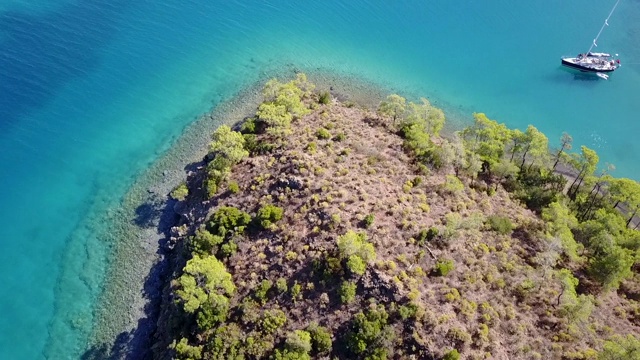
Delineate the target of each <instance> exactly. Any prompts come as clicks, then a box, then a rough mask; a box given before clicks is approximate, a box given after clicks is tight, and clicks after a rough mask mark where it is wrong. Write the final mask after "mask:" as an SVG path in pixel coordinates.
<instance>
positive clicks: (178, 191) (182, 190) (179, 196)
mask: <svg viewBox="0 0 640 360" xmlns="http://www.w3.org/2000/svg"><path fill="white" fill-rule="evenodd" d="M188 195H189V188H188V187H187V184H185V183H182V184H180V185H178V187H176V188H175V189H173V191H172V192H171V197H172V198H174V199H176V200H178V201H183V200H184V199H186V198H187V196H188Z"/></svg>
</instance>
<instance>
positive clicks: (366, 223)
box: [362, 214, 375, 229]
mask: <svg viewBox="0 0 640 360" xmlns="http://www.w3.org/2000/svg"><path fill="white" fill-rule="evenodd" d="M374 220H375V217H374V216H373V214H369V215H367V216H365V217H364V220H362V225H363V226H364V227H365V229H368V228H370V227H371V225H373V221H374Z"/></svg>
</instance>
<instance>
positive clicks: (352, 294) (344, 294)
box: [338, 281, 358, 304]
mask: <svg viewBox="0 0 640 360" xmlns="http://www.w3.org/2000/svg"><path fill="white" fill-rule="evenodd" d="M357 289H358V285H357V284H356V283H354V282H351V281H343V282H342V284H341V285H340V289H339V290H338V295H340V301H341V302H342V303H343V304H351V303H352V302H353V300H355V298H356V290H357Z"/></svg>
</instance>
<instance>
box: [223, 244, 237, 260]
mask: <svg viewBox="0 0 640 360" xmlns="http://www.w3.org/2000/svg"><path fill="white" fill-rule="evenodd" d="M236 251H238V244H236V243H235V242H234V241H233V240H229V242H227V243H226V244H222V246H220V251H219V252H218V255H219V256H220V257H221V258H228V257H231V256H232V255H233V254H235V253H236Z"/></svg>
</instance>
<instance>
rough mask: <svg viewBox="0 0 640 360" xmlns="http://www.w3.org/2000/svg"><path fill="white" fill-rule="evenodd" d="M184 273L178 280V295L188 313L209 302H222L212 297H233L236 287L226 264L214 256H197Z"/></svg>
mask: <svg viewBox="0 0 640 360" xmlns="http://www.w3.org/2000/svg"><path fill="white" fill-rule="evenodd" d="M183 271H184V273H183V274H182V276H180V277H179V278H178V281H177V284H178V289H177V290H176V295H177V296H178V298H179V299H180V302H181V303H182V305H183V309H184V310H185V311H186V312H188V313H194V312H196V310H198V309H199V308H200V307H201V306H202V305H203V304H204V303H206V302H207V301H212V300H215V301H221V300H220V299H217V298H216V299H212V297H216V296H222V295H221V294H225V295H227V296H231V295H233V293H234V292H235V289H236V287H235V285H234V283H233V279H232V278H231V274H229V273H228V272H227V269H226V268H225V266H224V264H223V263H221V262H220V261H219V260H218V259H216V258H215V257H214V256H204V257H200V256H199V255H195V256H194V257H193V258H192V259H191V260H189V261H187V264H186V266H185V267H184V269H183Z"/></svg>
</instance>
